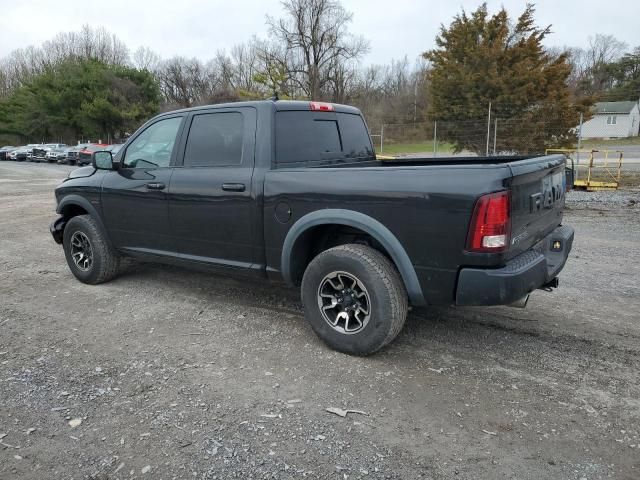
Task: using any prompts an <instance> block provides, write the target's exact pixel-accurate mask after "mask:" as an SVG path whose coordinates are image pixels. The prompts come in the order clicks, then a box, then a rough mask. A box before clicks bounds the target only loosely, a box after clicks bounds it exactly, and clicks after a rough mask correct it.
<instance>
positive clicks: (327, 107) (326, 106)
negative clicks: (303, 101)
mask: <svg viewBox="0 0 640 480" xmlns="http://www.w3.org/2000/svg"><path fill="white" fill-rule="evenodd" d="M309 107H310V108H311V110H313V111H314V112H333V110H334V109H333V105H332V104H330V103H324V102H311V103H309Z"/></svg>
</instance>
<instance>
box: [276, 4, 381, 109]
mask: <svg viewBox="0 0 640 480" xmlns="http://www.w3.org/2000/svg"><path fill="white" fill-rule="evenodd" d="M282 6H283V8H284V11H285V14H286V16H285V17H284V18H281V19H274V18H272V17H270V16H267V23H268V25H269V27H270V35H271V37H272V38H273V39H275V40H277V41H280V42H282V44H283V46H284V52H283V54H284V55H283V56H280V58H277V59H274V60H275V61H276V62H277V63H279V64H281V65H286V68H287V71H288V73H289V74H290V79H289V80H290V81H292V82H294V83H296V84H297V87H298V88H299V89H300V90H301V92H302V93H303V95H305V96H307V97H309V98H321V97H322V96H323V94H326V93H327V89H328V87H329V84H330V82H331V81H334V80H335V78H334V76H335V74H336V73H337V72H340V71H341V70H342V69H341V68H339V67H338V66H339V65H340V64H343V63H345V62H349V61H351V60H358V59H359V58H361V57H362V55H364V54H365V53H366V52H367V51H368V49H369V44H368V42H367V41H366V40H364V38H362V37H356V36H353V35H352V34H351V33H349V30H348V25H349V23H350V22H351V20H352V17H353V15H352V14H351V13H350V12H347V11H346V10H345V9H344V7H343V6H342V5H341V4H340V3H339V2H338V1H337V0H284V1H283V2H282ZM271 53H273V52H271ZM267 56H268V55H265V57H267Z"/></svg>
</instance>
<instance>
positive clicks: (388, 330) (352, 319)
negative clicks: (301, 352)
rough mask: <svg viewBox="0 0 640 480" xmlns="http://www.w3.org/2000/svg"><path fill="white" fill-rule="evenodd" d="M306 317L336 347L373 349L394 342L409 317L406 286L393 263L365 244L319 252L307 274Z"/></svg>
mask: <svg viewBox="0 0 640 480" xmlns="http://www.w3.org/2000/svg"><path fill="white" fill-rule="evenodd" d="M301 290H302V303H303V305H304V311H305V317H306V319H307V321H308V322H309V323H310V324H311V327H312V328H313V330H314V331H315V332H316V334H317V335H318V336H319V337H320V338H321V339H322V340H323V341H324V342H325V343H326V344H327V345H329V346H330V347H331V348H333V349H335V350H338V351H340V352H344V353H348V354H351V355H370V354H372V353H374V352H376V351H378V350H379V349H381V348H382V347H384V346H385V345H387V344H389V343H390V342H391V341H392V340H393V339H394V338H396V336H397V335H398V334H399V333H400V330H402V326H403V325H404V321H405V319H406V317H407V310H408V298H407V292H406V289H405V287H404V284H403V283H402V279H401V278H400V274H399V273H398V271H397V270H396V268H395V266H394V265H393V263H392V262H391V261H390V260H389V259H388V258H387V257H385V256H384V255H383V254H382V253H380V252H379V251H377V250H375V249H373V248H371V247H368V246H366V245H359V244H348V245H340V246H338V247H334V248H331V249H329V250H325V251H324V252H322V253H320V254H319V255H318V256H317V257H315V258H314V259H313V260H312V261H311V263H309V266H308V267H307V269H306V271H305V273H304V276H303V278H302V288H301Z"/></svg>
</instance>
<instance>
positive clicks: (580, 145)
mask: <svg viewBox="0 0 640 480" xmlns="http://www.w3.org/2000/svg"><path fill="white" fill-rule="evenodd" d="M583 120H584V115H583V114H582V112H580V125H578V151H577V152H576V169H575V172H574V178H573V180H574V182H575V181H576V180H577V179H578V172H579V171H580V169H579V168H578V165H580V149H581V148H582V122H583Z"/></svg>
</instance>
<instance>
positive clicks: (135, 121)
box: [0, 60, 160, 143]
mask: <svg viewBox="0 0 640 480" xmlns="http://www.w3.org/2000/svg"><path fill="white" fill-rule="evenodd" d="M159 103H160V92H159V89H158V86H157V84H156V82H155V80H154V78H153V76H152V75H151V74H150V73H148V72H147V71H141V70H136V69H135V68H131V67H125V66H120V65H107V64H105V63H103V62H100V61H98V60H78V61H66V62H63V63H61V64H59V65H56V66H53V67H51V68H49V69H47V70H46V71H45V72H43V73H42V74H40V75H36V76H34V77H33V78H32V79H31V80H30V81H29V82H27V83H25V84H24V85H22V86H20V87H19V88H17V89H16V90H15V91H14V92H13V93H12V94H11V95H10V96H9V97H8V98H7V99H5V100H4V101H3V102H1V103H0V132H4V133H13V134H17V135H20V136H22V137H24V138H25V140H28V141H43V140H44V141H52V140H56V141H57V140H60V139H63V140H66V141H67V142H69V143H70V142H74V141H75V140H76V139H79V138H80V137H83V138H90V139H92V140H97V139H102V140H107V139H108V138H111V139H113V138H122V137H123V136H124V135H125V134H126V133H130V132H132V131H134V130H135V129H136V128H137V127H138V126H139V125H140V123H142V122H143V121H145V120H146V119H148V118H149V117H150V116H152V115H154V114H155V113H156V112H157V111H158V109H159Z"/></svg>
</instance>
